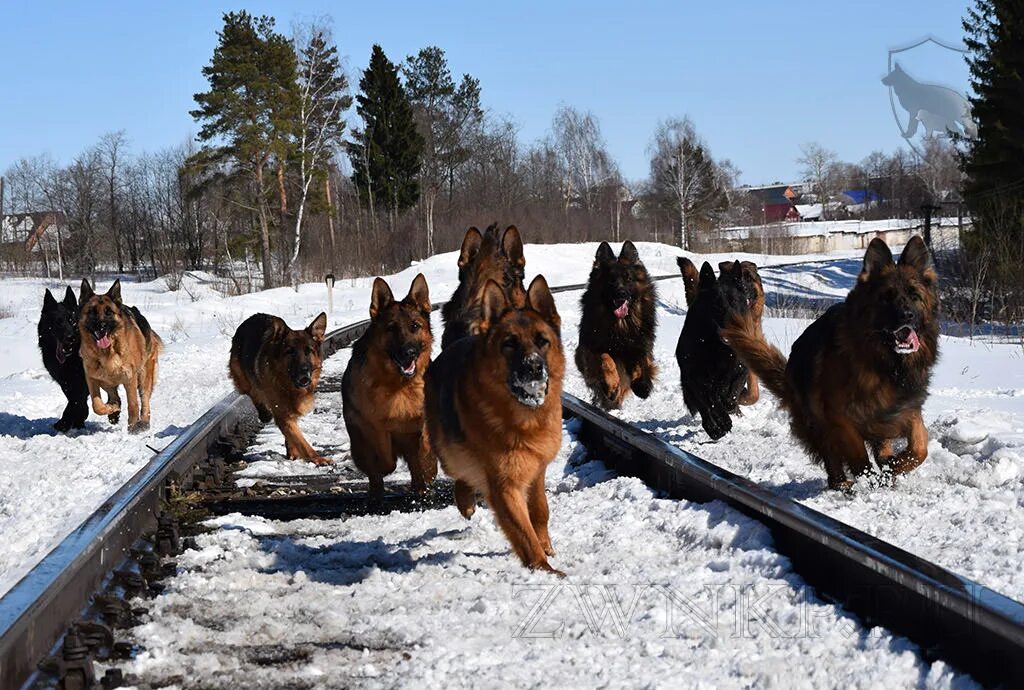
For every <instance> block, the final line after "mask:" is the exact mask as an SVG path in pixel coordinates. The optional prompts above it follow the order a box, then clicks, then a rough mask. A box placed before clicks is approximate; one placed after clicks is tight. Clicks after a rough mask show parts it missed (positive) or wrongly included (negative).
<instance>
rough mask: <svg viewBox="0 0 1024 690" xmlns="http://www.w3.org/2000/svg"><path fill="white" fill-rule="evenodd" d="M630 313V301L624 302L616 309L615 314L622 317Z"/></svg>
mask: <svg viewBox="0 0 1024 690" xmlns="http://www.w3.org/2000/svg"><path fill="white" fill-rule="evenodd" d="M628 313H629V302H623V303H622V306H621V307H619V308H618V309H616V310H615V316H617V317H618V318H620V319H622V318H625V316H626V314H628Z"/></svg>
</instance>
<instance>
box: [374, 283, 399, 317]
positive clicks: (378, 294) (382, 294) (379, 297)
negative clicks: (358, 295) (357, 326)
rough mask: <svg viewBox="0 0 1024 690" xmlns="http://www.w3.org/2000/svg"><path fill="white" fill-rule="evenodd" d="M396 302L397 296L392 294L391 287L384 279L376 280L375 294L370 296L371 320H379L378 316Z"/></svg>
mask: <svg viewBox="0 0 1024 690" xmlns="http://www.w3.org/2000/svg"><path fill="white" fill-rule="evenodd" d="M394 301H395V296H394V295H393V294H392V292H391V287H390V286H389V285H388V284H387V283H386V282H384V279H383V278H374V279H373V292H372V293H371V294H370V318H371V319H375V318H377V314H380V313H381V312H382V311H384V310H385V309H387V308H388V307H389V306H390V305H391V303H392V302H394Z"/></svg>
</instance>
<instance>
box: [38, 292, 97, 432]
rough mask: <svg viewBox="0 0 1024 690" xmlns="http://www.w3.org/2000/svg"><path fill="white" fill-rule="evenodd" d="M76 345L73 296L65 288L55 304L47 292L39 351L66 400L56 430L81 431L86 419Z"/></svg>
mask: <svg viewBox="0 0 1024 690" xmlns="http://www.w3.org/2000/svg"><path fill="white" fill-rule="evenodd" d="M80 345H81V337H80V336H79V331H78V300H77V299H75V293H74V292H72V291H71V288H70V287H69V288H68V289H67V292H66V293H65V294H64V301H63V302H58V301H57V300H56V299H54V297H53V295H52V294H51V293H50V291H49V290H47V291H46V294H45V295H44V296H43V313H42V315H41V316H40V317H39V351H40V352H41V353H42V355H43V365H44V366H45V367H46V370H47V371H48V372H50V376H52V377H53V380H54V381H56V382H57V385H59V386H60V389H61V390H62V391H64V396H65V397H66V398H67V399H68V404H67V406H66V407H65V408H64V414H62V415H61V417H60V420H59V421H58V422H57V423H56V424H54V425H53V428H54V429H56V430H57V431H67V430H68V429H82V428H84V427H85V420H86V418H87V417H88V416H89V387H88V385H86V383H85V369H84V368H83V366H82V356H81V355H80V354H79V353H78V348H79V346H80Z"/></svg>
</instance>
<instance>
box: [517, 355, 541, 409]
mask: <svg viewBox="0 0 1024 690" xmlns="http://www.w3.org/2000/svg"><path fill="white" fill-rule="evenodd" d="M508 387H509V390H511V391H512V397H514V398H515V399H516V400H518V401H519V402H520V403H522V404H523V405H526V406H527V407H540V406H541V405H543V404H544V399H545V398H546V397H547V395H548V364H547V362H546V361H545V360H544V358H543V357H542V356H541V355H540V353H538V352H531V353H530V354H528V355H526V356H525V357H523V358H522V359H521V360H519V362H518V363H517V364H516V366H514V367H510V368H509V375H508Z"/></svg>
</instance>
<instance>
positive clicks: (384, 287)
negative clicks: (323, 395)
mask: <svg viewBox="0 0 1024 690" xmlns="http://www.w3.org/2000/svg"><path fill="white" fill-rule="evenodd" d="M430 311H431V309H430V294H429V292H428V289H427V281H426V279H425V278H424V277H423V274H420V275H418V276H416V278H415V280H413V281H412V286H411V287H410V288H409V294H407V295H406V296H405V299H403V300H402V301H400V302H399V301H396V300H395V298H394V295H393V293H392V292H391V287H390V286H389V285H388V284H387V283H386V282H385V281H384V280H383V279H381V278H377V279H376V280H374V282H373V293H372V296H371V300H370V327H369V328H368V329H367V331H366V333H364V334H363V335H362V336H361V337H360V338H359V340H357V341H356V342H355V344H354V345H353V346H352V358H351V359H350V360H349V363H348V367H347V368H346V369H345V375H344V377H343V378H342V383H341V395H342V400H343V403H344V408H343V413H344V417H345V427H346V429H348V435H349V439H350V440H351V447H352V461H353V462H355V464H356V467H358V468H359V469H360V470H362V472H363V473H364V474H365V475H366V476H367V477H368V478H369V480H370V495H371V497H374V498H380V497H381V496H383V495H384V477H386V476H387V475H389V474H391V473H392V472H394V471H395V467H396V465H397V462H398V458H399V457H403V458H405V461H406V463H408V465H409V473H410V475H411V476H412V489H413V491H415V492H417V493H423V492H425V491H426V489H427V485H428V484H429V483H430V482H432V481H434V478H435V477H436V476H437V459H436V457H435V456H434V455H433V454H432V453H430V451H429V449H428V447H427V440H426V437H425V435H424V431H423V381H424V377H425V375H426V373H427V368H428V367H429V366H430V352H431V347H432V346H433V343H434V338H433V335H432V334H431V331H430Z"/></svg>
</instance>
